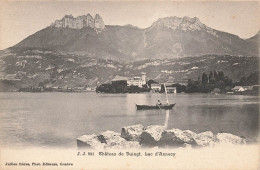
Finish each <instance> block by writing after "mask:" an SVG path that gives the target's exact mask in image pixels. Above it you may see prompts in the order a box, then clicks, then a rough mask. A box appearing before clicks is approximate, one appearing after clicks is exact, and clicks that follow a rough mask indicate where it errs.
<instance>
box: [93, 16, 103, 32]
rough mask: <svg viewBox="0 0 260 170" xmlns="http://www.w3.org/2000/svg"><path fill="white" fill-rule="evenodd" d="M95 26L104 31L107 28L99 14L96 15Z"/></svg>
mask: <svg viewBox="0 0 260 170" xmlns="http://www.w3.org/2000/svg"><path fill="white" fill-rule="evenodd" d="M94 26H95V28H96V29H97V30H103V29H104V28H105V24H104V21H103V19H102V17H101V16H100V15H99V14H96V15H95V18H94Z"/></svg>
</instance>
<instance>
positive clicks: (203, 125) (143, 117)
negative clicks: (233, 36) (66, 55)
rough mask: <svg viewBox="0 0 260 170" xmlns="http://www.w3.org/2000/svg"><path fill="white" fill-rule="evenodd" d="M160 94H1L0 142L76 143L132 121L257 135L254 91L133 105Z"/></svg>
mask: <svg viewBox="0 0 260 170" xmlns="http://www.w3.org/2000/svg"><path fill="white" fill-rule="evenodd" d="M158 99H160V100H161V101H162V102H163V103H165V102H166V99H165V94H155V93H153V94H150V93H148V94H96V93H0V145H1V146H9V147H51V148H52V147H55V148H57V147H59V148H62V147H71V148H75V147H76V138H78V137H79V136H81V135H85V134H93V133H96V134H98V133H100V132H103V131H106V130H112V131H116V132H120V131H121V128H122V127H124V126H128V125H134V124H142V125H144V126H148V125H167V127H168V129H171V128H179V129H181V130H187V129H188V130H192V131H194V132H196V133H199V132H203V131H208V130H209V131H212V132H213V133H218V132H228V133H232V134H235V135H238V136H244V137H246V138H251V139H257V137H258V136H257V135H258V129H259V122H258V120H259V115H258V113H259V100H258V97H257V96H241V95H212V94H169V102H170V103H176V106H175V107H174V109H173V110H170V111H168V112H166V111H165V110H146V111H137V110H136V107H135V103H137V104H155V103H156V102H157V100H158Z"/></svg>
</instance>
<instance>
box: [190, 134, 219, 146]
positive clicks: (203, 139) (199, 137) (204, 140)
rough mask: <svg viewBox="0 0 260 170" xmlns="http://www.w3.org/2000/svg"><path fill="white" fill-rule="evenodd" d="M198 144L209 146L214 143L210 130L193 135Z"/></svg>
mask: <svg viewBox="0 0 260 170" xmlns="http://www.w3.org/2000/svg"><path fill="white" fill-rule="evenodd" d="M194 140H195V142H196V143H197V144H198V146H211V145H213V144H214V140H215V137H214V135H213V133H212V132H211V131H206V132H202V133H199V134H196V135H195V136H194Z"/></svg>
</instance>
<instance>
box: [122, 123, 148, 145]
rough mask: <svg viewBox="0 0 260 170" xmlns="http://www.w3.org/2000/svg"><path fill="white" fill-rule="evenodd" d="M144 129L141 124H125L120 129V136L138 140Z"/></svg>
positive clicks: (128, 139)
mask: <svg viewBox="0 0 260 170" xmlns="http://www.w3.org/2000/svg"><path fill="white" fill-rule="evenodd" d="M143 131H144V126H143V125H141V124H138V125H133V126H126V127H123V128H122V130H121V137H122V138H124V139H125V140H127V141H138V142H140V137H141V134H142V132H143Z"/></svg>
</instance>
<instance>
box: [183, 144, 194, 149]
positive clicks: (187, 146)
mask: <svg viewBox="0 0 260 170" xmlns="http://www.w3.org/2000/svg"><path fill="white" fill-rule="evenodd" d="M182 146H183V147H184V148H191V147H192V145H191V144H187V143H184V144H183V145H182Z"/></svg>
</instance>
